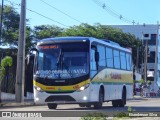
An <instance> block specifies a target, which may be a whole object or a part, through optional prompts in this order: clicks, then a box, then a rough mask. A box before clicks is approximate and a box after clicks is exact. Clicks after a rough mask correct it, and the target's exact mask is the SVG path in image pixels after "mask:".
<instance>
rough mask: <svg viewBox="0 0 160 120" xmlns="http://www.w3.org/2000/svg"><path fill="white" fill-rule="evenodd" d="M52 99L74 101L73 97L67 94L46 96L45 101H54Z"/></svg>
mask: <svg viewBox="0 0 160 120" xmlns="http://www.w3.org/2000/svg"><path fill="white" fill-rule="evenodd" d="M54 101H76V100H75V99H74V98H73V97H71V96H68V95H63V96H55V95H54V96H49V97H47V98H46V100H45V102H54Z"/></svg>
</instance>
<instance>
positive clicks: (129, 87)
mask: <svg viewBox="0 0 160 120" xmlns="http://www.w3.org/2000/svg"><path fill="white" fill-rule="evenodd" d="M126 89H127V99H131V98H133V84H130V85H126Z"/></svg>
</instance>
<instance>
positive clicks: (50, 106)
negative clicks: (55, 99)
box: [47, 103, 57, 109]
mask: <svg viewBox="0 0 160 120" xmlns="http://www.w3.org/2000/svg"><path fill="white" fill-rule="evenodd" d="M47 105H48V108H49V109H56V108H57V104H55V103H47Z"/></svg>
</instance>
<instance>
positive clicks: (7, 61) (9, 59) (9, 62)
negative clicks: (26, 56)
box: [1, 56, 12, 68]
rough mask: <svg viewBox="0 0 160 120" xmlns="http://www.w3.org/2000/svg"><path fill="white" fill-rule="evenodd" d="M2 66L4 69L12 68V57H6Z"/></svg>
mask: <svg viewBox="0 0 160 120" xmlns="http://www.w3.org/2000/svg"><path fill="white" fill-rule="evenodd" d="M1 66H2V67H4V68H5V67H7V66H9V67H11V66H12V57H10V56H6V57H4V58H3V59H2V61H1Z"/></svg>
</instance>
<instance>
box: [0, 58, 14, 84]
mask: <svg viewBox="0 0 160 120" xmlns="http://www.w3.org/2000/svg"><path fill="white" fill-rule="evenodd" d="M11 66H12V57H10V56H6V57H4V58H3V59H2V61H1V64H0V81H2V79H3V77H4V76H5V67H11Z"/></svg>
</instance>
